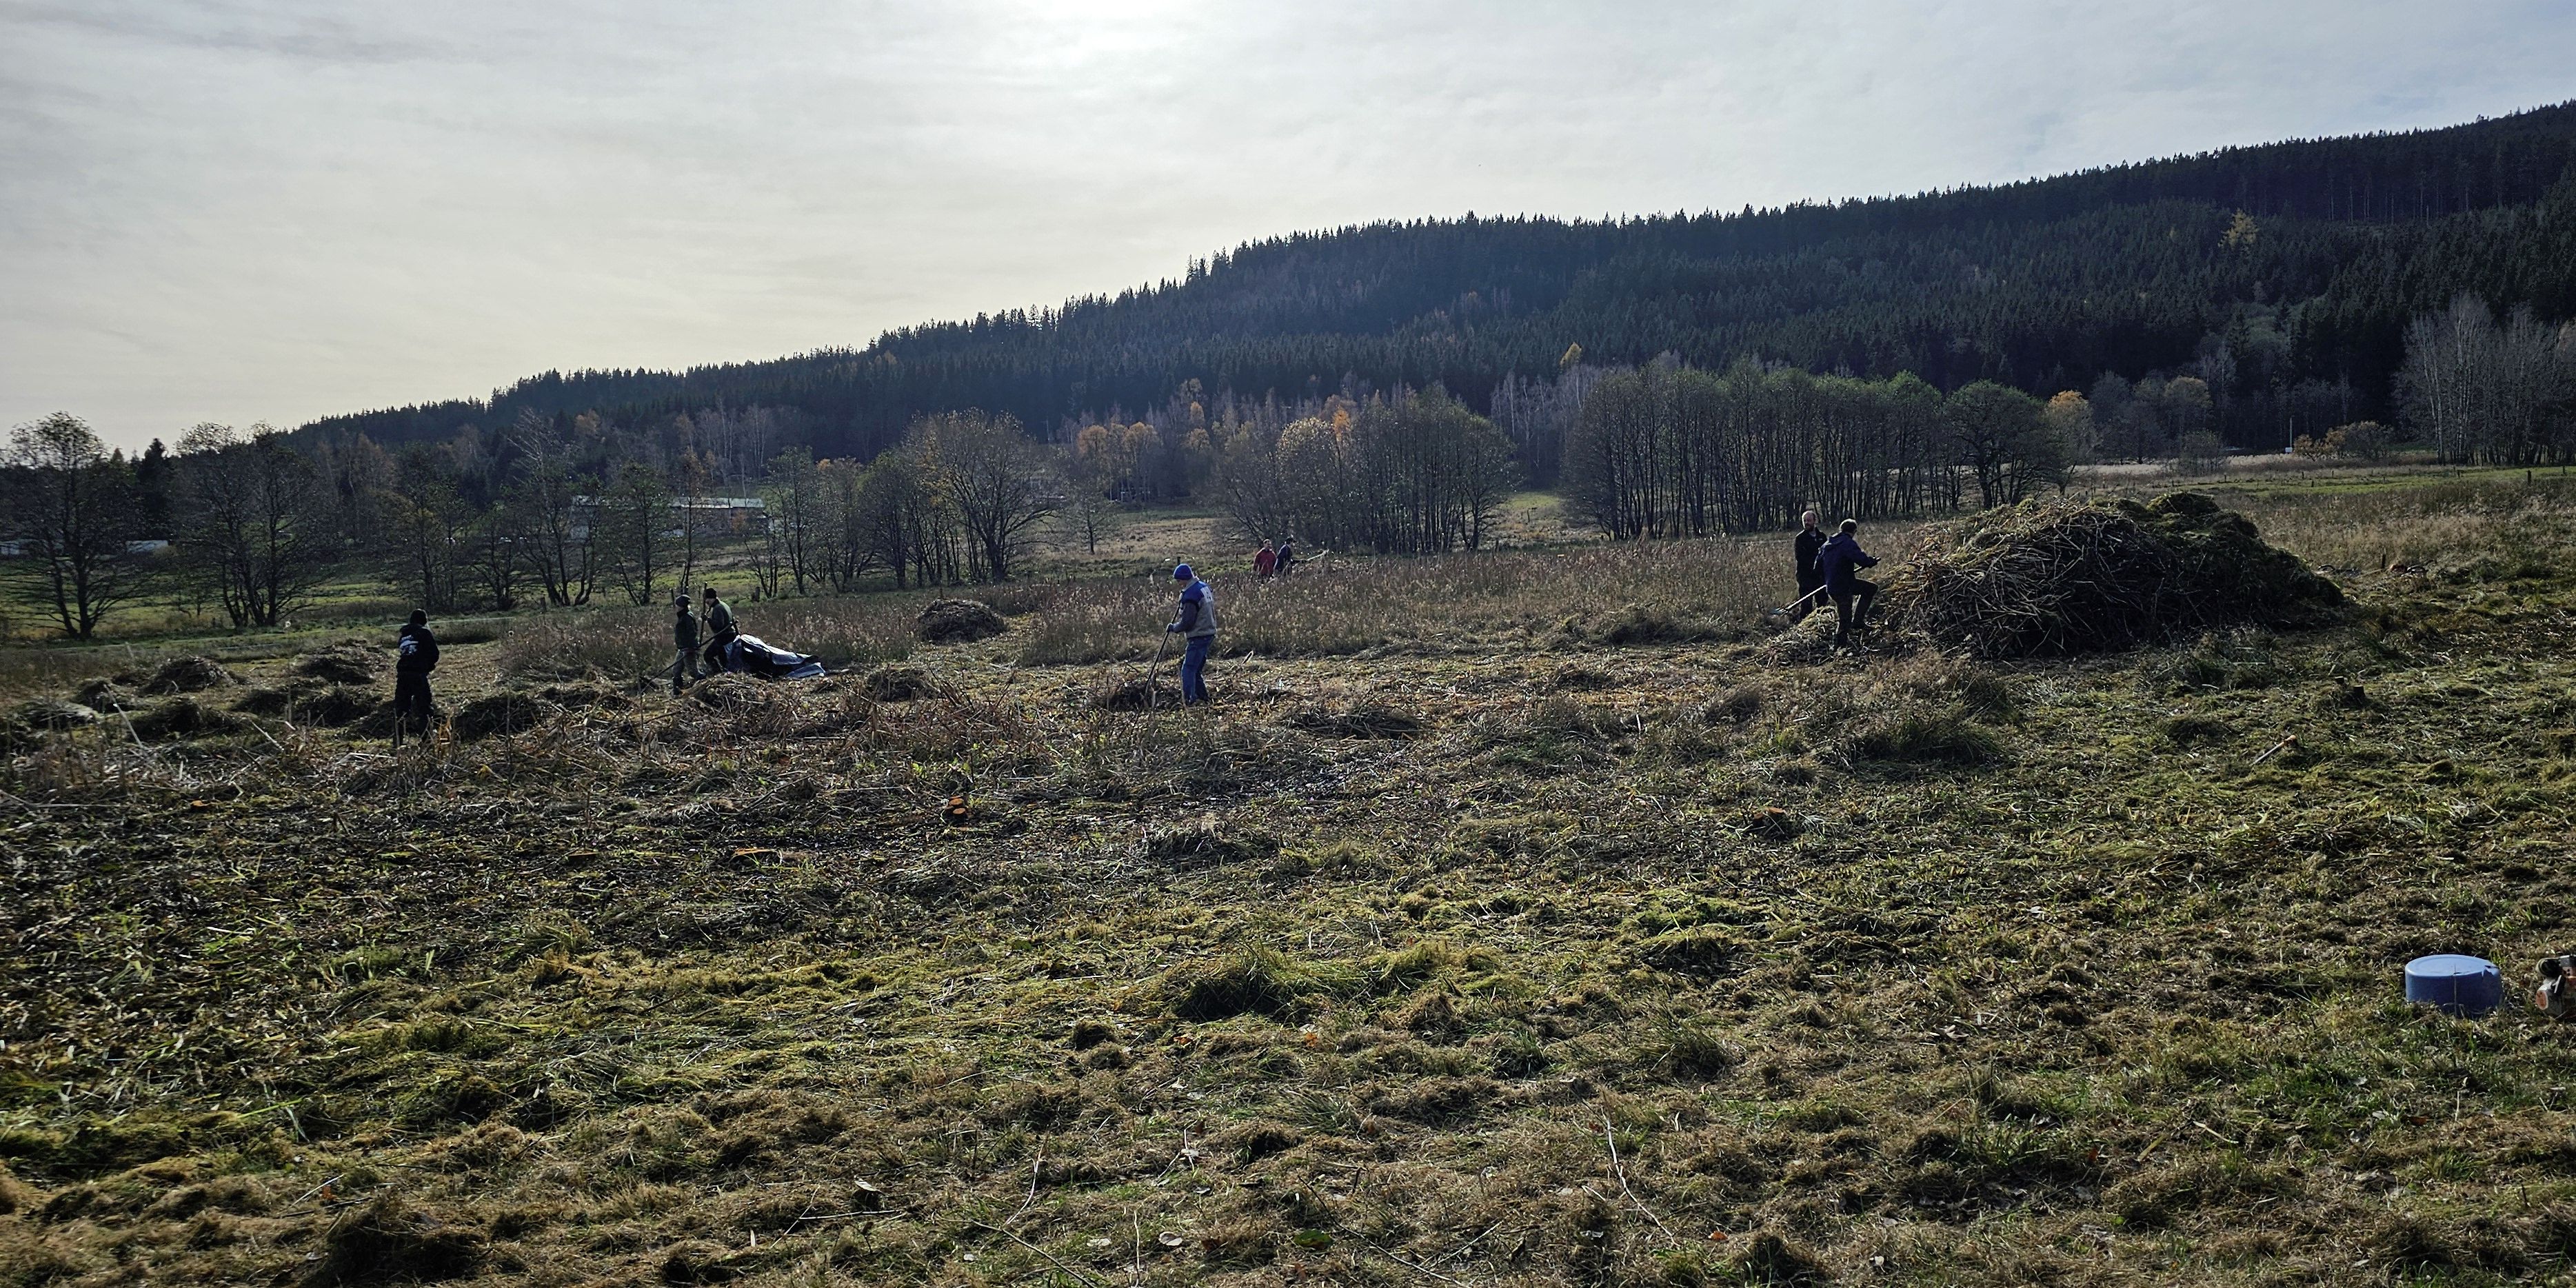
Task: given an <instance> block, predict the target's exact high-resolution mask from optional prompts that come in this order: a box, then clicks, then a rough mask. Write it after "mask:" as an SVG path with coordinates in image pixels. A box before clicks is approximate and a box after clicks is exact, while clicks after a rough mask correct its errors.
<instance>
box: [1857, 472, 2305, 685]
mask: <svg viewBox="0 0 2576 1288" xmlns="http://www.w3.org/2000/svg"><path fill="white" fill-rule="evenodd" d="M1894 589H1895V591H1896V592H1897V594H1896V602H1897V604H1898V610H1897V611H1898V613H1899V615H1900V621H1901V623H1902V625H1903V626H1904V627H1905V628H1906V629H1907V630H1909V631H1911V632H1916V633H1920V634H1922V635H1925V636H1928V637H1930V638H1931V639H1932V640H1933V642H1935V643H1936V644H1941V645H1945V646H1951V647H1960V648H1964V649H1966V650H1967V651H1969V652H1971V653H1975V654H1977V655H1979V656H1984V657H2037V656H2052V655H2059V654H2067V653H2085V652H2101V651H2109V650H2116V649H2123V648H2131V647H2135V646H2137V645H2140V644H2148V643H2156V642H2160V641H2166V640H2172V639H2176V638H2184V637H2189V636H2192V635H2196V634H2198V633H2200V632H2202V631H2205V630H2210V629H2213V628H2218V627H2225V626H2236V625H2246V624H2259V625H2266V626H2293V625H2299V624H2303V623H2306V622H2311V621H2314V620H2316V619H2318V618H2319V617H2320V616H2321V615H2323V614H2325V613H2327V612H2330V611H2331V610H2332V609H2333V608H2334V607H2335V606H2336V605H2338V604H2340V603H2341V602H2342V601H2343V596H2342V594H2341V592H2339V591H2337V590H2336V589H2335V586H2334V584H2333V583H2332V582H2329V581H2326V580H2325V579H2324V578H2322V577H2319V576H2317V575H2316V574H2315V573H2312V572H2310V571H2309V570H2308V568H2307V566H2306V565H2305V564H2302V563H2301V562H2299V560H2298V558H2297V557H2296V556H2294V555H2291V554H2288V553H2286V552H2284V551H2281V550H2277V549H2274V548H2273V547H2271V546H2268V545H2265V544H2264V543H2263V540H2262V537H2261V536H2260V534H2258V533H2257V532H2256V531H2255V529H2254V525H2253V524H2252V523H2250V522H2248V521H2247V520H2246V519H2245V518H2244V516H2242V515H2239V514H2236V513H2234V512H2232V511H2228V510H2222V509H2220V508H2219V507H2218V505H2217V503H2216V502H2214V501H2212V500H2210V499H2209V498H2208V497H2206V496H2202V495H2199V494H2197V493H2190V492H2177V493H2174V494H2172V495H2169V496H2163V497H2159V498H2157V499H2156V500H2155V501H2154V502H2152V503H2150V504H2146V505H2141V504H2139V503H2137V502H2135V501H2129V500H2120V501H2090V500H2084V501H2078V500H2057V501H2029V502H2025V503H2023V504H2021V505H2018V506H2013V507H2011V508H2008V509H2000V510H1994V511H1990V512H1988V513H1985V514H1981V515H1978V516H1976V517H1975V518H1972V519H1969V520H1967V521H1965V522H1963V523H1960V524H1958V525H1956V526H1953V527H1950V528H1947V529H1942V530H1937V531H1935V532H1934V533H1933V534H1932V535H1931V536H1930V537H1929V538H1928V539H1927V540H1926V541H1925V543H1924V545H1923V547H1922V548H1921V549H1920V550H1919V551H1917V552H1916V554H1915V556H1914V558H1913V560H1912V561H1911V562H1910V563H1909V564H1908V565H1907V566H1906V568H1905V569H1904V571H1903V572H1902V573H1901V574H1900V575H1899V576H1898V578H1897V581H1896V585H1895V587H1894Z"/></svg>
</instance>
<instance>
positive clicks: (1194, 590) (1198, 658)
mask: <svg viewBox="0 0 2576 1288" xmlns="http://www.w3.org/2000/svg"><path fill="white" fill-rule="evenodd" d="M1172 580H1174V581H1177V582H1179V583H1181V605H1180V612H1179V615H1178V616H1177V617H1175V618H1174V619H1173V621H1172V624H1171V625H1169V626H1166V627H1164V628H1163V629H1164V630H1165V631H1166V632H1169V633H1171V634H1174V635H1178V636H1180V637H1182V638H1183V639H1185V640H1187V641H1189V647H1188V649H1187V650H1186V651H1184V652H1183V653H1182V654H1181V705H1182V706H1185V707H1186V706H1189V705H1190V704H1192V703H1196V702H1205V701H1207V700H1208V694H1207V675H1206V672H1207V659H1208V650H1209V649H1211V648H1214V647H1215V646H1216V592H1215V591H1213V590H1210V589H1208V584H1207V583H1206V582H1203V581H1200V580H1199V579H1198V574H1196V573H1193V572H1191V571H1190V566H1189V565H1188V564H1182V565H1181V566H1180V567H1178V568H1174V569H1173V570H1172Z"/></svg>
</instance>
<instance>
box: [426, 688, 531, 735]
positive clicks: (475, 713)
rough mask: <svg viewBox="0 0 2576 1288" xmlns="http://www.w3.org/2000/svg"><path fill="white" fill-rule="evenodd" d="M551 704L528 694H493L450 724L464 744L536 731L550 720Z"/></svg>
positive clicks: (474, 703)
mask: <svg viewBox="0 0 2576 1288" xmlns="http://www.w3.org/2000/svg"><path fill="white" fill-rule="evenodd" d="M548 709H549V707H548V704H547V703H545V702H544V701H541V700H540V699H538V698H536V697H534V696H532V695H530V694H525V693H506V692H505V693H493V694H487V695H485V696H483V697H479V698H476V699H474V700H473V701H472V702H468V703H466V704H465V705H464V707H462V708H461V709H459V710H458V711H457V713H456V718H455V719H453V720H451V721H449V722H448V727H449V728H450V729H452V730H454V731H455V733H456V737H457V739H458V740H459V741H462V742H473V741H475V740H477V739H481V738H489V737H492V736H494V735H496V734H512V733H518V732H521V731H522V730H526V729H533V728H535V727H536V726H537V723H538V722H539V721H541V720H544V719H545V718H546V712H547V710H548Z"/></svg>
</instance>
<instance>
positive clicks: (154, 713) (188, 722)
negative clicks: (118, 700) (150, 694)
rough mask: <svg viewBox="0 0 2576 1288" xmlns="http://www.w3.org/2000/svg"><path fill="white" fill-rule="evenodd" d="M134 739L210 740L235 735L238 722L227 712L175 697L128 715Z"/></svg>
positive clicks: (159, 740) (237, 718)
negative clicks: (230, 734) (223, 735)
mask: <svg viewBox="0 0 2576 1288" xmlns="http://www.w3.org/2000/svg"><path fill="white" fill-rule="evenodd" d="M128 719H129V720H130V721H131V722H132V726H133V729H134V736H135V737H137V738H141V739H143V740H145V741H147V742H167V741H170V740H172V739H179V738H210V737H214V736H217V735H219V734H227V733H234V732H238V731H239V730H240V729H241V727H242V721H241V718H240V717H238V716H235V715H233V714H231V713H230V712H226V711H221V710H217V709H216V708H214V707H210V706H207V705H206V704H204V703H202V702H199V701H197V700H196V699H195V698H192V697H184V696H183V697H176V698H172V699H170V700H168V701H166V702H161V703H157V704H155V705H153V706H150V707H146V708H145V709H143V710H141V711H137V712H134V713H132V714H131V715H130V716H129V717H128Z"/></svg>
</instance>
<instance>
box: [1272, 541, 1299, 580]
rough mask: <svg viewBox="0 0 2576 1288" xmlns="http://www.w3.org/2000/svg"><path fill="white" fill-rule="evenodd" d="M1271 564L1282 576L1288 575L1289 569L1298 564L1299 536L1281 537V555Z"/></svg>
mask: <svg viewBox="0 0 2576 1288" xmlns="http://www.w3.org/2000/svg"><path fill="white" fill-rule="evenodd" d="M1270 566H1271V568H1272V570H1273V571H1274V572H1275V573H1276V574H1277V575H1278V576H1281V577H1285V576H1287V575H1288V570H1289V569H1291V568H1294V567H1296V566H1297V538H1295V537H1281V538H1280V539H1279V557H1278V558H1277V559H1276V560H1273V561H1272V562H1271V565H1270Z"/></svg>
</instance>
